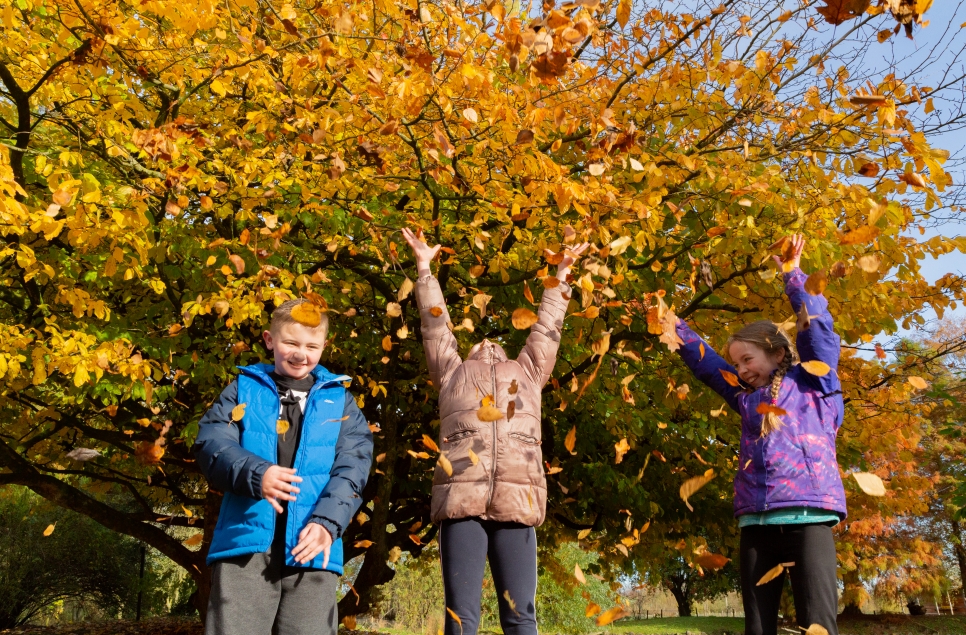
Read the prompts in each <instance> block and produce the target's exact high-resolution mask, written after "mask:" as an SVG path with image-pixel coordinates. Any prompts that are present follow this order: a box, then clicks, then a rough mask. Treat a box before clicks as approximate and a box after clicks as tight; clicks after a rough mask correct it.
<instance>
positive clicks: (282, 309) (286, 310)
mask: <svg viewBox="0 0 966 635" xmlns="http://www.w3.org/2000/svg"><path fill="white" fill-rule="evenodd" d="M300 304H311V302H309V301H308V300H304V299H297V300H286V301H285V302H282V304H280V305H279V306H278V307H277V308H276V309H275V310H274V311H272V321H271V324H270V325H269V327H268V330H270V331H271V332H272V333H276V332H277V331H278V329H279V328H281V327H283V326H285V325H286V324H302V325H303V326H304V323H303V322H299V321H298V320H296V319H295V318H294V317H292V309H294V308H295V307H297V306H299V305H300ZM319 317H320V319H319V325H318V326H316V327H315V328H316V330H318V329H321V330H322V338H323V339H326V338H328V336H329V316H328V315H327V314H326V312H325V311H320V315H319Z"/></svg>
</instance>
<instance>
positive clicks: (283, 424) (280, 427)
mask: <svg viewBox="0 0 966 635" xmlns="http://www.w3.org/2000/svg"><path fill="white" fill-rule="evenodd" d="M290 427H292V426H291V424H289V422H288V421H286V420H285V419H279V420H278V421H276V422H275V431H276V432H278V433H279V434H281V435H283V436H284V435H285V433H286V432H288V430H289V428H290Z"/></svg>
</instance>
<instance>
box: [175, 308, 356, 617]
mask: <svg viewBox="0 0 966 635" xmlns="http://www.w3.org/2000/svg"><path fill="white" fill-rule="evenodd" d="M302 302H304V300H289V301H287V302H285V303H283V304H282V305H281V306H279V307H278V308H277V309H275V311H274V312H273V313H272V322H271V326H270V328H269V330H268V331H265V332H264V333H263V334H262V337H263V339H264V340H265V346H266V347H267V348H268V350H270V351H272V352H273V354H274V358H275V365H274V366H270V365H267V364H255V365H253V366H246V367H242V368H240V369H239V370H240V371H241V374H240V375H239V376H238V378H237V379H236V380H235V381H233V382H232V383H230V384H229V385H228V387H227V388H225V390H224V391H223V392H222V393H221V396H220V397H219V398H218V400H217V401H216V402H215V403H214V405H212V407H211V409H210V410H208V412H207V413H206V414H205V416H204V417H203V418H202V419H201V422H200V424H199V431H198V439H197V441H196V443H195V446H194V448H193V449H194V452H195V456H197V458H198V466H199V467H200V468H201V471H202V472H203V473H204V475H205V477H206V478H207V479H208V482H209V483H210V484H211V487H212V488H213V489H216V490H219V491H222V492H224V494H225V498H224V500H223V501H222V505H221V512H220V513H219V516H218V523H217V525H216V526H215V533H214V537H213V538H212V541H211V548H210V549H209V550H208V565H209V566H212V565H213V566H212V580H211V599H210V601H209V604H208V618H207V622H206V624H205V633H206V634H207V635H248V634H251V635H270V634H273V633H274V634H275V635H301V634H307V633H310V632H311V633H313V635H314V634H318V633H321V634H322V635H330V634H331V635H335V634H336V632H337V630H338V615H337V611H336V604H335V597H336V587H337V584H338V576H339V575H341V574H342V541H341V540H340V536H341V535H342V532H343V531H345V529H346V527H347V526H348V524H349V522H350V521H351V520H352V515H353V514H354V513H355V512H356V510H357V509H358V508H359V505H360V504H361V503H362V489H363V487H365V484H366V480H367V478H368V476H369V467H370V465H371V463H372V433H371V432H370V430H369V425H368V423H367V422H366V419H365V417H364V416H363V414H362V412H361V411H360V410H359V408H358V406H356V402H355V400H354V399H353V397H352V395H351V394H350V393H349V391H347V390H346V389H345V387H344V385H343V382H348V381H350V378H349V377H347V376H345V375H333V374H332V373H330V372H329V371H327V370H326V369H325V368H323V367H322V366H319V365H318V363H319V358H320V357H321V355H322V349H323V348H324V347H325V338H326V334H327V331H328V318H327V317H326V315H325V314H324V313H323V314H322V319H321V322H320V323H319V325H318V326H316V327H315V328H312V327H308V326H305V325H304V324H302V323H300V322H298V321H296V320H295V318H294V317H292V309H293V308H295V307H296V306H298V305H299V304H301V303H302Z"/></svg>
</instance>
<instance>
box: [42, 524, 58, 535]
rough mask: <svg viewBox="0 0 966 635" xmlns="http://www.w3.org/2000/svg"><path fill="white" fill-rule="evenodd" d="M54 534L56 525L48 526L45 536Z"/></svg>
mask: <svg viewBox="0 0 966 635" xmlns="http://www.w3.org/2000/svg"><path fill="white" fill-rule="evenodd" d="M54 524H56V523H54ZM52 533H54V525H47V529H45V530H44V535H45V536H49V535H50V534H52Z"/></svg>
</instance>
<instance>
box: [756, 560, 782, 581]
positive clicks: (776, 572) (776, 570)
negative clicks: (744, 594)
mask: <svg viewBox="0 0 966 635" xmlns="http://www.w3.org/2000/svg"><path fill="white" fill-rule="evenodd" d="M784 570H785V566H784V565H781V564H778V565H775V566H774V567H772V568H771V569H769V570H768V572H767V573H766V574H765V575H763V576H761V580H759V581H758V584H756V585H755V586H761V585H763V584H768V583H769V582H771V581H772V580H774V579H775V578H777V577H778V576H780V575H781V574H782V571H784Z"/></svg>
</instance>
